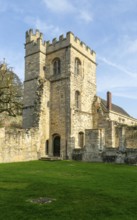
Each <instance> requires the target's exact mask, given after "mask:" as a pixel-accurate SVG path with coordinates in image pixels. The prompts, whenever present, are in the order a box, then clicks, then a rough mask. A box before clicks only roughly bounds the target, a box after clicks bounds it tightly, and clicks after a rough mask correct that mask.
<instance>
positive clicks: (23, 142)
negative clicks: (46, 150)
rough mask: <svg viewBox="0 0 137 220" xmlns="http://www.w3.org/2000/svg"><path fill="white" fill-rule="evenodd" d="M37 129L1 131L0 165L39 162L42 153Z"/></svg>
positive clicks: (2, 129) (3, 129)
mask: <svg viewBox="0 0 137 220" xmlns="http://www.w3.org/2000/svg"><path fill="white" fill-rule="evenodd" d="M38 137H39V134H38V131H37V130H36V129H30V130H21V129H8V130H5V128H1V129H0V163H6V162H18V161H29V160H37V159H38V158H39V157H40V155H41V153H40V147H39V146H40V144H39V138H38Z"/></svg>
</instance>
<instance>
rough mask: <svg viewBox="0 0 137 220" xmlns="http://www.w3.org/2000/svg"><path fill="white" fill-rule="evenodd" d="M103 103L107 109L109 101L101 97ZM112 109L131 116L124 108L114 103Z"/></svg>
mask: <svg viewBox="0 0 137 220" xmlns="http://www.w3.org/2000/svg"><path fill="white" fill-rule="evenodd" d="M101 103H102V105H103V106H104V107H105V108H106V109H107V101H106V100H104V99H101ZM111 110H112V111H114V112H117V113H119V114H122V115H125V116H128V117H131V116H130V115H129V114H128V113H127V112H126V111H125V110H124V109H123V108H121V107H119V106H117V105H114V104H113V103H112V109H111Z"/></svg>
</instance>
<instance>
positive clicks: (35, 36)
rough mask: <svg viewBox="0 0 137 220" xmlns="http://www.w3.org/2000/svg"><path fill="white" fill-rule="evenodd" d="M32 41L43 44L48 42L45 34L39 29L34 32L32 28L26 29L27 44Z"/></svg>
mask: <svg viewBox="0 0 137 220" xmlns="http://www.w3.org/2000/svg"><path fill="white" fill-rule="evenodd" d="M30 42H34V43H39V42H42V43H43V45H46V42H45V41H43V34H42V33H41V32H40V31H39V30H38V29H36V31H35V32H33V30H32V29H30V30H29V31H26V44H27V43H30Z"/></svg>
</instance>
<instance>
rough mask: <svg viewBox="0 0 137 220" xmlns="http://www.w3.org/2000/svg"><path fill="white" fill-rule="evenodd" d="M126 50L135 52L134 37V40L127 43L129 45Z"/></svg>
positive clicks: (136, 49) (136, 45)
mask: <svg viewBox="0 0 137 220" xmlns="http://www.w3.org/2000/svg"><path fill="white" fill-rule="evenodd" d="M127 51H128V52H129V53H136V52H137V39H135V40H134V41H131V42H130V43H129V47H128V48H127Z"/></svg>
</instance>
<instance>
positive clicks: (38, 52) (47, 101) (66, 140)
mask: <svg viewBox="0 0 137 220" xmlns="http://www.w3.org/2000/svg"><path fill="white" fill-rule="evenodd" d="M25 48H26V56H25V84H24V86H25V87H24V88H25V93H24V94H25V95H24V114H23V117H24V119H23V125H24V127H25V128H28V127H32V126H37V127H38V128H39V131H40V138H41V149H42V152H43V153H42V155H44V152H45V155H49V156H58V157H62V158H71V154H72V151H73V149H74V148H82V147H83V146H84V137H85V129H92V128H93V117H92V104H93V100H94V96H95V95H96V62H95V58H96V55H95V52H94V51H92V50H91V49H90V48H89V47H87V46H86V45H85V44H84V43H83V42H81V41H80V40H79V39H78V38H77V37H75V36H74V35H73V33H71V32H68V33H67V34H66V36H65V37H63V35H61V36H60V37H59V40H57V39H56V38H54V39H53V41H52V43H50V42H46V43H43V41H42V34H41V33H39V32H38V31H36V33H35V34H33V33H32V31H31V30H30V31H29V32H27V34H26V46H25ZM40 80H42V84H40ZM39 84H40V85H42V92H41V93H40V100H39V105H38V104H37V100H38V97H37V96H38V95H37V94H38V93H39V91H40V90H39V87H40V86H39Z"/></svg>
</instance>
